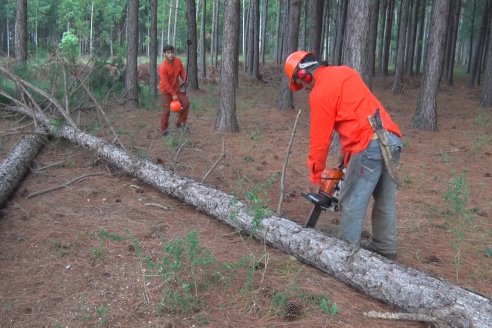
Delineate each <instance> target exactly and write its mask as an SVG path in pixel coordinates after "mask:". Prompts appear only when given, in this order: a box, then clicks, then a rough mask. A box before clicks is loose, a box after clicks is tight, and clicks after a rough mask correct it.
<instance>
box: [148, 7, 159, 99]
mask: <svg viewBox="0 0 492 328" xmlns="http://www.w3.org/2000/svg"><path fill="white" fill-rule="evenodd" d="M157 10H158V9H157V0H150V56H149V57H150V63H149V88H150V94H151V95H152V97H154V98H155V97H157V54H158V51H157Z"/></svg>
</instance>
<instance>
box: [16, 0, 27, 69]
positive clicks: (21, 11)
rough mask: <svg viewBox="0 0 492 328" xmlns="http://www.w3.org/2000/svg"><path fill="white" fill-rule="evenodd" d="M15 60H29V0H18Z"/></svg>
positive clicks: (21, 61)
mask: <svg viewBox="0 0 492 328" xmlns="http://www.w3.org/2000/svg"><path fill="white" fill-rule="evenodd" d="M15 60H16V61H18V62H20V63H23V62H26V61H27V0H17V10H16V12H15Z"/></svg>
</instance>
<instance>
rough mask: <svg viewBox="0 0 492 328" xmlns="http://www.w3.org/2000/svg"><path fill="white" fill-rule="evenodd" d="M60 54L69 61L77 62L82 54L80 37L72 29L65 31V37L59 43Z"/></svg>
mask: <svg viewBox="0 0 492 328" xmlns="http://www.w3.org/2000/svg"><path fill="white" fill-rule="evenodd" d="M58 47H59V48H60V54H61V55H62V56H63V57H65V58H66V59H67V60H68V61H69V62H71V63H75V61H76V60H77V58H78V57H79V54H80V49H79V39H78V38H77V36H76V35H75V34H73V33H72V32H71V31H70V30H68V31H66V32H64V33H63V37H62V39H61V41H60V44H59V45H58Z"/></svg>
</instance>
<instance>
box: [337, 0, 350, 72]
mask: <svg viewBox="0 0 492 328" xmlns="http://www.w3.org/2000/svg"><path fill="white" fill-rule="evenodd" d="M348 2H349V0H339V1H338V13H337V24H336V26H337V29H336V34H335V47H334V49H333V64H334V65H340V64H341V63H342V49H343V40H344V37H345V25H346V21H347V5H348Z"/></svg>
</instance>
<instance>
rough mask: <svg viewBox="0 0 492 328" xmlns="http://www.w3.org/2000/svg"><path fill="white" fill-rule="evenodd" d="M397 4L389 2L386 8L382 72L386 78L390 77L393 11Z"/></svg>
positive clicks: (390, 0) (389, 0)
mask: <svg viewBox="0 0 492 328" xmlns="http://www.w3.org/2000/svg"><path fill="white" fill-rule="evenodd" d="M394 5H395V2H394V1H392V0H388V6H387V8H386V23H385V24H384V25H385V30H384V41H383V42H384V47H383V58H382V72H383V75H384V76H388V65H389V57H390V56H389V55H390V45H391V29H392V28H393V11H394Z"/></svg>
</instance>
